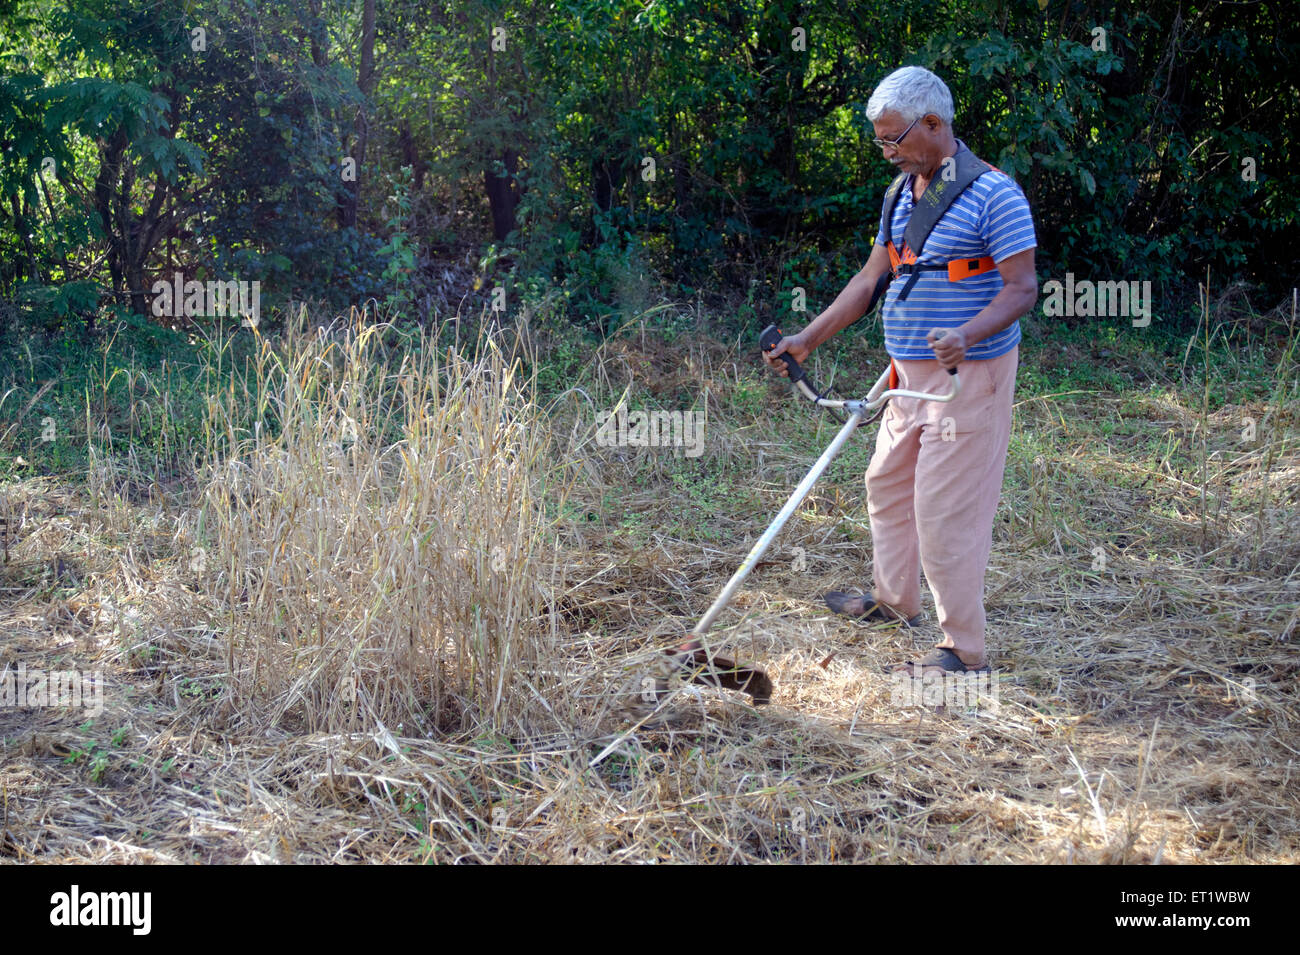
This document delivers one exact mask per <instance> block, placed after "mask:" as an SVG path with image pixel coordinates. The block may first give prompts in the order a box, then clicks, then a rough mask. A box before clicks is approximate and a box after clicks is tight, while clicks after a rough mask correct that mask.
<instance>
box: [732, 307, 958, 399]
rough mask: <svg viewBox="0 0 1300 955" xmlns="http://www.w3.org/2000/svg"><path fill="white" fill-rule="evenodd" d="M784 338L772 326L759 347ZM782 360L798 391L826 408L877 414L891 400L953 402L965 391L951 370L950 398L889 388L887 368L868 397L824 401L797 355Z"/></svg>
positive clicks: (765, 347)
mask: <svg viewBox="0 0 1300 955" xmlns="http://www.w3.org/2000/svg"><path fill="white" fill-rule="evenodd" d="M783 337H784V336H783V335H782V334H781V330H780V329H779V328H777V327H776V326H775V325H769V326H767V328H765V329H763V333H762V334H761V335H760V336H759V338H758V345H759V347H760V348H761V349H762V350H763V351H764V352H770V351H772V349H774V348H776V346H777V344H778V343H779V342H780V341H781V339H782V338H783ZM776 357H777V358H779V359H780V360H781V361H783V362H785V365H786V371H788V372H789V374H790V384H792V385H794V386H795V390H796V391H799V392H801V393H802V394H803V396H804V397H805V398H807V399H808V400H809V401H811V402H812V403H813V404H815V405H818V406H820V407H822V408H843V409H845V410H847V411H849V412H854V411H874V410H875V409H876V408H879V407H880V406H881V405H883V404H884V403H885V402H886V401H888V400H889V399H890V398H920V399H921V400H922V401H952V399H954V398H956V397H957V393H958V392H959V391H961V376H960V375H958V374H957V369H956V368H949V369H948V374H949V375H951V376H952V389H951V390H950V391H949V392H948V393H947V394H946V395H933V394H930V393H928V392H924V391H911V390H910V389H907V388H890V387H889V369H888V368H886V369H885V370H884V372H882V373H881V375H880V378H879V379H877V380H876V383H875V384H874V385H872V387H871V391H869V392H867V397H866V398H864V399H858V400H838V399H836V400H833V399H830V398H823V397H822V396H821V394H820V393H819V392H818V390H817V389H816V388H814V387H813V386H812V382H811V381H810V380H809V378H808V375H807V374H805V373H804V370H803V369H802V368H800V367H799V363H798V362H797V361H795V359H794V356H792V355H791V354H790V353H789V352H785V353H784V354H781V355H777V356H776Z"/></svg>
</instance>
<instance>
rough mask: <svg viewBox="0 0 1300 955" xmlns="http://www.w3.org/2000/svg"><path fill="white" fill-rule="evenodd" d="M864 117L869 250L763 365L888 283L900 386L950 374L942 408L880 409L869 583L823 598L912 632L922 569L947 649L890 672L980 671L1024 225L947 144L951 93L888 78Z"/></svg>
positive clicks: (1030, 302) (1016, 199) (1030, 255)
mask: <svg viewBox="0 0 1300 955" xmlns="http://www.w3.org/2000/svg"><path fill="white" fill-rule="evenodd" d="M867 118H868V119H869V120H870V121H871V123H872V125H873V126H874V128H875V133H876V137H877V138H876V139H875V144H876V145H877V146H879V147H880V148H881V149H882V150H883V152H884V156H885V158H886V159H888V160H889V162H890V163H892V164H893V165H894V167H895V168H896V169H897V170H898V173H899V175H898V177H897V178H896V179H895V180H894V182H893V184H892V185H891V186H890V188H889V190H888V192H886V195H885V205H884V210H883V211H882V214H881V222H880V228H879V231H878V233H877V235H876V242H875V247H874V248H873V249H872V250H871V255H870V257H869V258H868V259H867V264H866V265H865V267H863V269H862V271H861V272H859V273H858V274H857V275H855V276H854V277H853V279H852V280H850V282H849V283H848V285H847V286H845V288H844V290H843V291H842V292H841V293H840V294H839V296H838V297H837V298H836V299H835V301H834V302H832V303H831V305H830V307H828V308H827V309H826V310H825V311H824V312H822V313H821V314H820V315H818V316H817V317H816V318H815V319H814V320H813V321H812V322H810V323H809V324H808V325H807V327H805V328H804V329H803V330H802V331H800V332H799V333H798V334H795V335H790V336H788V337H786V338H783V339H782V340H781V342H780V344H779V345H777V347H776V348H774V349H773V350H772V351H771V352H769V353H767V354H766V355H764V360H765V361H767V362H768V364H769V365H771V366H772V368H773V370H775V371H777V372H779V373H780V374H782V375H785V374H787V372H786V366H785V363H784V362H782V361H781V360H780V358H779V356H780V355H782V354H783V353H785V352H789V354H790V355H791V356H793V357H794V359H795V360H796V361H799V362H803V361H805V360H807V358H808V354H809V352H811V351H812V350H813V349H814V348H816V347H817V346H818V345H820V344H822V343H823V342H825V341H827V340H828V339H829V338H831V336H833V335H835V334H836V333H837V332H839V331H840V330H841V329H844V328H846V327H848V326H849V325H850V324H852V323H853V322H854V321H856V320H857V319H858V318H859V317H861V316H862V314H863V313H864V312H867V311H869V310H870V308H871V307H872V306H873V305H874V304H875V301H876V298H877V293H878V292H879V287H880V285H882V284H883V283H884V281H886V280H887V279H888V278H889V276H890V275H891V274H892V276H893V280H892V282H891V283H890V284H889V287H888V293H887V295H886V298H885V301H884V305H883V308H882V314H883V317H884V326H885V349H886V350H887V351H888V352H889V356H890V359H891V368H892V370H893V374H894V375H896V378H897V381H898V384H899V386H900V387H903V388H909V389H912V390H915V391H924V392H933V393H940V394H942V393H946V392H947V391H948V388H949V384H948V383H949V380H950V379H949V374H948V369H951V368H956V367H957V366H958V364H960V365H961V369H960V370H961V381H962V388H961V393H960V394H959V395H958V397H957V398H956V399H954V400H953V401H952V402H950V403H947V404H944V403H940V402H932V401H921V400H919V399H914V398H893V399H891V400H890V402H889V405H888V408H887V410H886V412H885V415H884V417H883V419H882V421H881V427H880V431H879V434H878V435H877V438H876V450H875V454H874V455H873V456H872V459H871V465H870V467H869V468H868V469H867V475H866V485H867V501H868V512H869V514H870V518H871V536H872V542H873V547H874V561H873V563H874V571H875V588H874V590H868V591H866V592H865V593H861V594H848V593H842V592H839V591H832V592H831V593H828V594H827V595H826V603H827V605H828V606H829V607H830V608H831V609H832V610H834V611H835V612H837V613H841V614H845V615H847V616H850V617H855V618H858V619H864V620H872V621H874V620H898V621H900V622H901V623H902V624H903V625H904V626H907V627H914V626H916V625H917V624H918V623H919V622H920V612H921V578H920V572H921V569H922V568H924V569H925V577H926V580H927V582H928V583H929V586H930V590H931V592H932V593H933V595H934V602H935V607H936V610H937V612H938V616H939V626H940V628H941V629H942V630H943V640H942V641H941V642H940V643H939V644H938V645H937V646H936V648H935V649H934V650H933V651H931V652H930V653H929V654H927V655H926V656H924V657H922V658H921V659H919V660H914V661H911V662H909V663H908V664H906V665H905V666H904V667H901V668H900V670H901V671H902V672H908V673H910V674H911V675H913V676H921V675H923V673H925V672H927V671H930V672H943V673H967V672H975V671H983V670H986V669H987V668H988V662H987V656H986V654H985V646H984V628H985V618H984V573H985V570H986V569H987V566H988V558H989V551H990V549H991V548H992V545H993V517H994V514H995V512H996V511H997V504H998V497H999V496H1000V494H1001V491H1002V476H1003V469H1004V466H1005V464H1006V456H1007V444H1008V442H1009V440H1010V436H1011V399H1012V393H1013V392H1014V390H1015V382H1016V364H1017V360H1018V356H1019V342H1020V324H1019V322H1018V319H1019V318H1020V316H1021V315H1024V314H1025V313H1026V312H1028V311H1029V310H1030V309H1031V308H1033V306H1034V303H1035V302H1036V301H1037V299H1038V280H1037V276H1036V275H1035V272H1034V248H1035V246H1036V241H1035V238H1034V223H1033V218H1032V217H1031V215H1030V211H1029V203H1028V202H1027V201H1026V199H1025V196H1024V193H1023V192H1021V190H1020V188H1019V187H1018V186H1017V185H1016V184H1015V182H1014V181H1012V180H1011V179H1010V178H1009V177H1008V176H1006V175H1004V174H1003V173H1001V172H999V171H997V170H995V169H993V168H992V167H989V166H987V165H986V164H984V163H982V162H981V161H980V160H978V159H976V158H975V157H974V156H973V155H972V154H971V152H970V150H969V149H967V148H966V146H965V144H964V143H962V142H961V140H959V139H956V138H955V137H954V136H953V129H952V121H953V105H952V94H951V93H950V92H949V91H948V87H947V86H946V85H945V84H944V82H943V81H942V80H941V79H939V77H937V76H935V75H934V74H933V73H931V72H930V71H929V70H925V69H921V68H920V67H915V66H910V67H904V68H903V69H900V70H897V71H895V72H893V73H891V74H890V75H889V76H888V77H886V78H885V79H884V81H883V82H881V84H880V85H879V86H878V87H877V88H876V90H875V92H874V93H872V95H871V99H870V100H869V101H868V103H867ZM914 219H915V222H914V221H913V220H914ZM909 226H910V228H909Z"/></svg>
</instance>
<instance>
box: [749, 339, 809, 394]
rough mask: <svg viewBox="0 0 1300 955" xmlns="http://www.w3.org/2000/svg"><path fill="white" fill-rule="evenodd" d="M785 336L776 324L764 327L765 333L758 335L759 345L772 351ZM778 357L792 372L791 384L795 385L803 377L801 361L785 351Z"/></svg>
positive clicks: (787, 369)
mask: <svg viewBox="0 0 1300 955" xmlns="http://www.w3.org/2000/svg"><path fill="white" fill-rule="evenodd" d="M784 337H785V336H784V335H782V334H781V329H779V328H777V327H776V326H775V325H769V326H767V328H765V329H763V334H761V335H759V336H758V347H759V348H761V349H763V351H765V352H770V351H771V350H772V349H774V348H776V346H777V345H779V344H780V343H781V339H782V338H784ZM776 357H777V360H779V361H783V362H785V369H786V371H788V372H789V373H790V384H792V385H793V384H795V383H797V382H799V381H801V380H802V379H803V377H804V373H803V369H802V368H800V367H799V363H798V362H797V361H795V360H794V356H793V355H791V354H790V353H789V352H785V353H783V354H780V355H777V356H776Z"/></svg>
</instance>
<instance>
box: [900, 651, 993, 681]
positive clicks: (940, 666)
mask: <svg viewBox="0 0 1300 955" xmlns="http://www.w3.org/2000/svg"><path fill="white" fill-rule="evenodd" d="M917 668H919V669H920V672H921V674H924V673H925V672H926V671H927V670H929V671H931V672H933V671H935V670H938V671H940V672H941V673H992V672H993V669H992V667H990V666H989V665H988V664H987V663H986V664H985V665H984V666H982V667H972V666H967V665H966V664H965V663H962V660H961V657H959V656H957V652H956V651H955V650H952V649H950V648H948V647H935V648H934V649H933V650H931V651H930V652H929V653H927V654H926V655H925V656H923V657H921V659H919V660H909V661H908V662H907V663H904V664H903V665H902V666H900V667H896V668H895V669H894V672H895V673H906V674H908V675H910V676H913V677H915V676H918V675H919V674H918V673H917Z"/></svg>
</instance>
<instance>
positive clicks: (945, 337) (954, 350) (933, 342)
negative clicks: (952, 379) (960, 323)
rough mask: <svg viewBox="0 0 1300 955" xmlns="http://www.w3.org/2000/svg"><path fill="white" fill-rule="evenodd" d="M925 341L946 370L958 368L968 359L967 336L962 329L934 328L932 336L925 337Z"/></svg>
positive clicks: (931, 332)
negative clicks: (959, 364) (960, 363)
mask: <svg viewBox="0 0 1300 955" xmlns="http://www.w3.org/2000/svg"><path fill="white" fill-rule="evenodd" d="M925 340H926V341H928V342H929V343H930V347H931V348H933V349H934V357H935V358H937V359H939V364H940V365H942V366H943V367H944V368H956V367H957V365H958V363H959V362H960V361H961V360H962V359H963V358H965V357H966V336H965V335H964V334H963V333H962V332H961V330H960V329H956V328H946V329H943V330H940V329H937V328H932V329H930V334H928V335H926V336H925Z"/></svg>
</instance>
